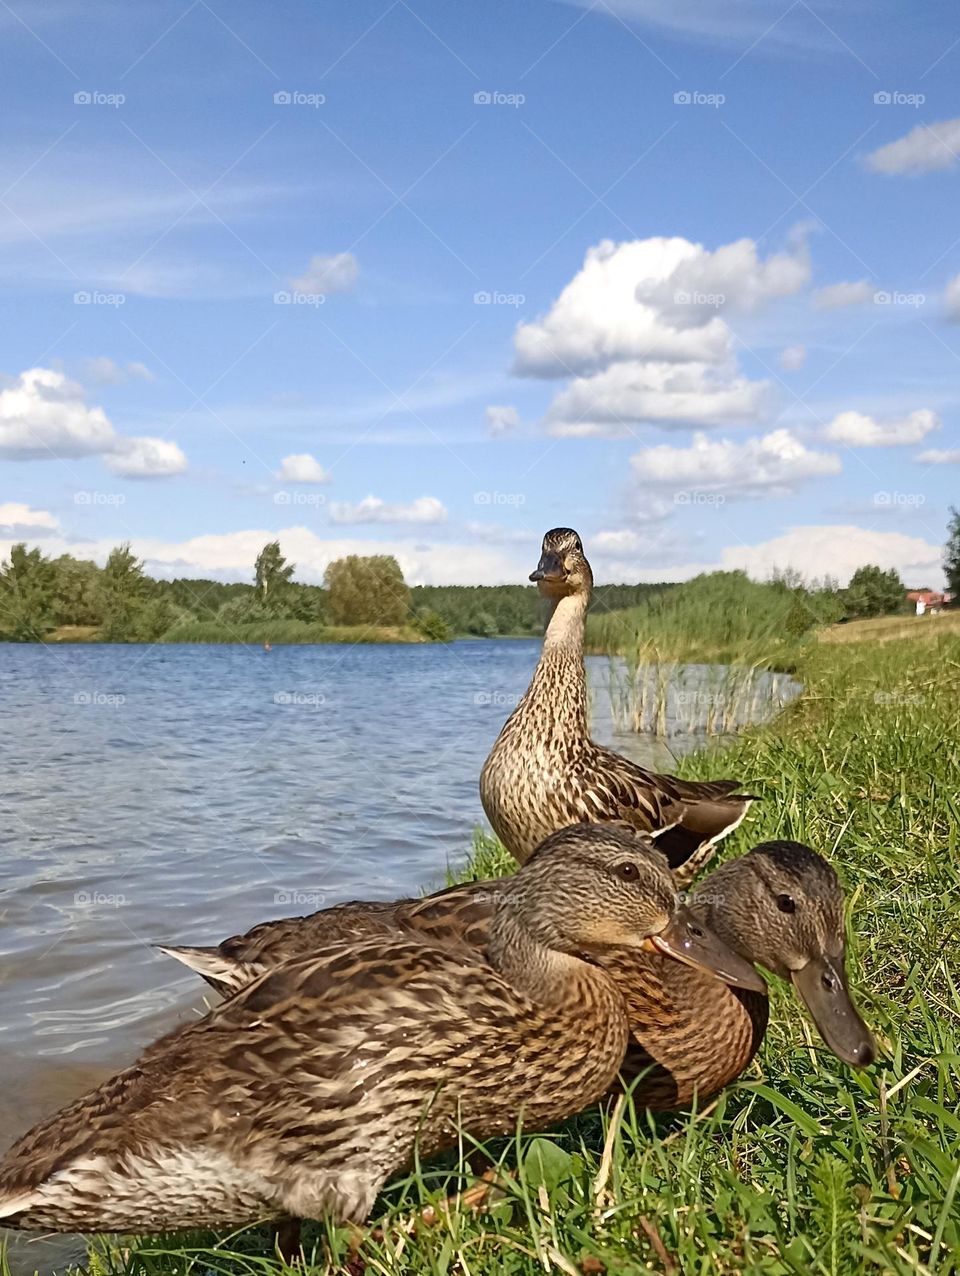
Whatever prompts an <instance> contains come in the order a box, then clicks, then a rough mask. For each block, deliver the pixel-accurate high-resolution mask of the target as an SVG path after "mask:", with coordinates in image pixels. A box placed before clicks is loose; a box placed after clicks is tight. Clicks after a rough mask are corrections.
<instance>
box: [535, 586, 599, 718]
mask: <svg viewBox="0 0 960 1276" xmlns="http://www.w3.org/2000/svg"><path fill="white" fill-rule="evenodd" d="M589 605H590V594H589V592H587V591H586V590H585V591H584V592H583V593H580V594H570V595H568V596H567V597H566V598H561V599H560V600H559V601H558V602H557V604H556V606H555V607H554V609H553V612H552V614H551V616H550V621H549V623H548V625H547V632H546V634H545V635H544V639H543V651H542V653H541V656H540V662H539V664H538V665H537V668H536V672H535V673H534V675H533V679H532V680H531V683H530V688H529V690H528V691H527V694H526V696H524V701H525V703H526V705H527V707H528V708H529V709H531V710H533V711H535V712H536V713H537V714H538V717H539V720H540V721H541V722H543V723H544V724H545V723H548V722H549V723H553V724H555V725H557V726H559V727H561V728H562V731H563V733H564V734H565V735H574V736H576V737H578V738H579V737H581V736H585V735H587V733H588V723H587V680H586V674H585V671H584V666H583V634H584V625H585V623H586V616H587V608H588V607H589Z"/></svg>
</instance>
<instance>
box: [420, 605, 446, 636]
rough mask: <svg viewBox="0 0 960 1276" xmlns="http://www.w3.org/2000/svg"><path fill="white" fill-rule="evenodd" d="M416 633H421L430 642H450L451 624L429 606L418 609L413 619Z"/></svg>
mask: <svg viewBox="0 0 960 1276" xmlns="http://www.w3.org/2000/svg"><path fill="white" fill-rule="evenodd" d="M414 624H415V626H416V629H417V633H419V634H423V636H424V638H428V639H429V640H430V642H452V641H453V636H454V634H453V626H452V625H451V624H450V623H449V622H448V621H446V620H444V618H443V617H442V616H441V615H440V613H439V612H438V611H434V610H433V609H432V608H430V607H425V608H424V609H423V611H418V612H417V615H416V617H415V619H414Z"/></svg>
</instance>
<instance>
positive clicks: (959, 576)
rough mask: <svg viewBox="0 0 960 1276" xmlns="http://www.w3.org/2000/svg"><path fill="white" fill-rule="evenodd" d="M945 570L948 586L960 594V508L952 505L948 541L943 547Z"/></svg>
mask: <svg viewBox="0 0 960 1276" xmlns="http://www.w3.org/2000/svg"><path fill="white" fill-rule="evenodd" d="M943 570H944V572H945V573H946V576H947V586H948V588H949V589H950V592H951V593H953V594H960V510H958V509H954V507H953V506H952V505H951V506H950V522H949V523H948V524H947V543H946V545H945V546H944V548H943Z"/></svg>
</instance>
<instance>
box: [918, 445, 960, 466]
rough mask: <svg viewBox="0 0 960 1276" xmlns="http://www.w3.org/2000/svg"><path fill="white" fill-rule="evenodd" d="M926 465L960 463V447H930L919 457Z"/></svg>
mask: <svg viewBox="0 0 960 1276" xmlns="http://www.w3.org/2000/svg"><path fill="white" fill-rule="evenodd" d="M916 459H917V460H918V461H922V462H923V464H924V465H960V448H935V447H934V448H930V449H929V450H928V451H926V452H921V453H920V454H919V455H918V456H917V458H916Z"/></svg>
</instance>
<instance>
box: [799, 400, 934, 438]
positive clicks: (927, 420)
mask: <svg viewBox="0 0 960 1276" xmlns="http://www.w3.org/2000/svg"><path fill="white" fill-rule="evenodd" d="M939 427H940V418H939V417H938V416H937V414H936V412H931V411H930V410H929V408H919V409H918V410H917V411H916V412H911V413H910V415H909V416H906V417H902V418H901V419H900V420H889V421H877V420H875V419H874V418H873V417H871V416H866V415H865V414H864V413H862V412H841V413H840V414H839V416H835V417H834V418H833V420H832V421H831V422H830V423H829V424H828V425H827V427H826V429H825V430H824V432H823V433H824V438H827V439H829V440H830V441H831V442H832V443H846V444H847V445H848V447H899V446H900V445H902V444H905V443H919V442H920V440H921V439H923V438H925V437H926V436H927V435H928V434H929V433H930V431H931V430H936V429H939Z"/></svg>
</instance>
